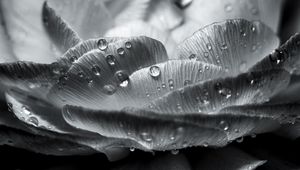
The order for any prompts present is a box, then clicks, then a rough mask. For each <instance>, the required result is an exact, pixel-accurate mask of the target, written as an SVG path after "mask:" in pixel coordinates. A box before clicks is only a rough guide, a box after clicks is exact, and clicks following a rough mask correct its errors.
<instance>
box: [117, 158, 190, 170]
mask: <svg viewBox="0 0 300 170" xmlns="http://www.w3.org/2000/svg"><path fill="white" fill-rule="evenodd" d="M140 169H144V170H166V169H172V170H191V167H190V165H189V161H188V160H187V158H186V157H185V156H184V155H183V154H179V155H171V154H163V155H157V156H154V157H151V158H143V157H142V158H140V159H131V160H129V161H126V163H125V164H121V165H119V166H117V168H113V170H140Z"/></svg>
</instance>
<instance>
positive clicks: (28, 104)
mask: <svg viewBox="0 0 300 170" xmlns="http://www.w3.org/2000/svg"><path fill="white" fill-rule="evenodd" d="M6 100H7V102H8V103H9V105H10V109H11V110H12V111H13V113H14V114H15V115H16V117H17V118H18V119H19V120H21V121H23V122H25V123H27V124H30V125H32V126H34V127H38V128H43V129H47V130H50V131H55V132H58V133H71V132H72V133H75V132H76V129H74V128H73V127H71V126H69V125H68V124H67V123H66V122H65V121H64V119H63V117H62V114H61V111H60V109H58V108H56V107H55V106H53V105H51V104H50V103H48V102H46V101H44V100H42V99H38V98H36V97H33V96H29V95H27V94H26V92H24V91H20V90H18V91H16V90H11V91H9V92H7V93H6ZM78 133H80V132H78Z"/></svg>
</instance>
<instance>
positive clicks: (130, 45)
mask: <svg viewBox="0 0 300 170" xmlns="http://www.w3.org/2000/svg"><path fill="white" fill-rule="evenodd" d="M125 47H126V48H127V49H129V48H131V47H132V44H131V42H129V41H127V42H126V43H125Z"/></svg>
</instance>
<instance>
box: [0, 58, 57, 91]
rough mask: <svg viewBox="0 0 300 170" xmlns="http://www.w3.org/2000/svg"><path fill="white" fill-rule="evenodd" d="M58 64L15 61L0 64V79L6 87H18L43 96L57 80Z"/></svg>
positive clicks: (3, 88)
mask: <svg viewBox="0 0 300 170" xmlns="http://www.w3.org/2000/svg"><path fill="white" fill-rule="evenodd" d="M56 70H59V66H58V65H55V64H36V63H32V62H17V63H4V64H0V79H1V83H2V84H3V85H4V87H2V90H5V89H6V88H12V87H15V88H20V89H23V90H26V91H31V92H34V93H36V94H39V95H40V96H45V93H46V92H47V91H48V90H49V88H50V87H51V86H52V85H53V84H54V83H55V82H56V81H57V79H58V76H59V73H57V72H56Z"/></svg>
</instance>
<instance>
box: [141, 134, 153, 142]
mask: <svg viewBox="0 0 300 170" xmlns="http://www.w3.org/2000/svg"><path fill="white" fill-rule="evenodd" d="M141 139H142V140H143V141H146V142H152V136H151V135H150V134H149V133H147V132H142V133H141Z"/></svg>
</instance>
